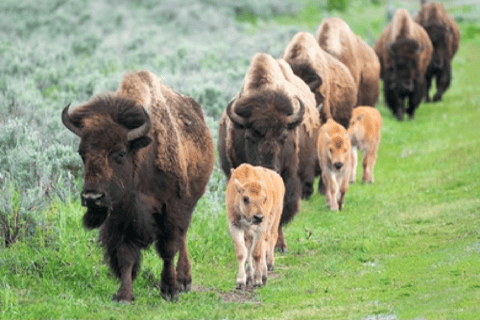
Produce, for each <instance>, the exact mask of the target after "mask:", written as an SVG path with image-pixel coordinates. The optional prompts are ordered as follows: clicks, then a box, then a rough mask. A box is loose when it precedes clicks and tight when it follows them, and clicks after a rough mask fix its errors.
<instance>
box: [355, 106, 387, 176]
mask: <svg viewBox="0 0 480 320" xmlns="http://www.w3.org/2000/svg"><path fill="white" fill-rule="evenodd" d="M381 127H382V116H381V115H380V112H378V110H377V109H374V108H372V107H366V106H361V107H357V108H355V109H353V114H352V119H351V120H350V126H349V127H348V135H349V136H350V142H351V144H352V175H351V178H350V182H355V180H356V175H357V162H358V160H357V159H358V158H357V149H361V150H363V178H362V182H363V183H365V182H371V183H373V167H374V166H375V160H376V159H377V149H378V145H379V143H380V131H381Z"/></svg>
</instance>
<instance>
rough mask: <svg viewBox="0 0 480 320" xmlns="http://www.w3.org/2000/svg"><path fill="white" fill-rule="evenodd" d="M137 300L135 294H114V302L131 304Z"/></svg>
mask: <svg viewBox="0 0 480 320" xmlns="http://www.w3.org/2000/svg"><path fill="white" fill-rule="evenodd" d="M134 300H135V297H134V296H133V295H130V296H128V295H122V294H116V295H114V296H113V298H112V301H113V302H118V303H120V304H125V305H129V304H131V303H132V302H133V301H134Z"/></svg>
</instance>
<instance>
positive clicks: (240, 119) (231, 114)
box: [227, 98, 246, 127]
mask: <svg viewBox="0 0 480 320" xmlns="http://www.w3.org/2000/svg"><path fill="white" fill-rule="evenodd" d="M234 102H235V98H233V99H232V101H230V103H229V104H228V106H227V116H228V117H229V118H230V120H232V122H233V123H235V124H237V125H239V126H242V127H244V126H245V124H246V121H245V118H243V117H241V116H239V115H238V114H237V113H235V111H233V110H232V106H233V103H234Z"/></svg>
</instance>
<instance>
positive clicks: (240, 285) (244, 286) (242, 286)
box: [236, 282, 246, 290]
mask: <svg viewBox="0 0 480 320" xmlns="http://www.w3.org/2000/svg"><path fill="white" fill-rule="evenodd" d="M245 288H246V285H245V283H241V282H237V287H236V289H237V290H245Z"/></svg>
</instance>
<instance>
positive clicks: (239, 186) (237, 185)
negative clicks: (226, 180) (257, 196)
mask: <svg viewBox="0 0 480 320" xmlns="http://www.w3.org/2000/svg"><path fill="white" fill-rule="evenodd" d="M233 186H234V187H235V189H236V190H237V192H242V191H243V189H244V188H243V185H242V184H241V183H240V181H238V179H237V178H234V180H233Z"/></svg>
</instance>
